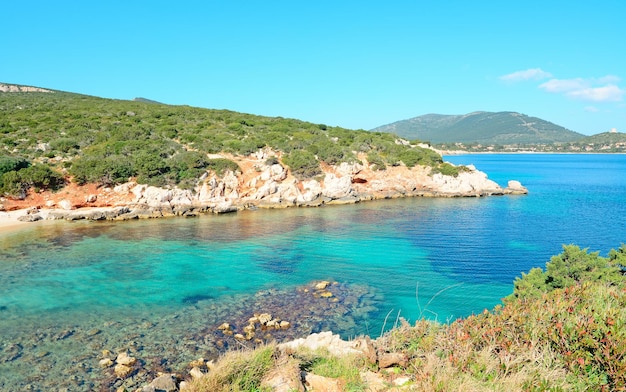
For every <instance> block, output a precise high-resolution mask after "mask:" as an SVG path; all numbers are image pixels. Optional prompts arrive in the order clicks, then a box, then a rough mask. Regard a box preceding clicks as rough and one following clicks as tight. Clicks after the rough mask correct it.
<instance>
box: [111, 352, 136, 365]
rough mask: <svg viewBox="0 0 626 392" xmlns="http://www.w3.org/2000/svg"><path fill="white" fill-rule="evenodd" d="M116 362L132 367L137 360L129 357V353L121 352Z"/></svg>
mask: <svg viewBox="0 0 626 392" xmlns="http://www.w3.org/2000/svg"><path fill="white" fill-rule="evenodd" d="M115 362H116V363H117V364H119V365H128V366H132V365H134V364H135V363H136V362H137V358H134V357H131V356H129V355H128V353H127V352H121V353H119V354H118V355H117V358H116V359H115Z"/></svg>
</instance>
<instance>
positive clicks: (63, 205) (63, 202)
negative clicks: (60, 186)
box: [58, 199, 72, 210]
mask: <svg viewBox="0 0 626 392" xmlns="http://www.w3.org/2000/svg"><path fill="white" fill-rule="evenodd" d="M58 206H59V208H62V209H64V210H71V209H72V202H71V201H69V200H66V199H63V200H61V201H60V202H59V203H58Z"/></svg>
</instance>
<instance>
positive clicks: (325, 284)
mask: <svg viewBox="0 0 626 392" xmlns="http://www.w3.org/2000/svg"><path fill="white" fill-rule="evenodd" d="M329 284H330V282H329V281H327V280H323V281H321V282H319V283H317V284H316V285H315V289H316V290H324V289H325V288H326V287H328V285H329Z"/></svg>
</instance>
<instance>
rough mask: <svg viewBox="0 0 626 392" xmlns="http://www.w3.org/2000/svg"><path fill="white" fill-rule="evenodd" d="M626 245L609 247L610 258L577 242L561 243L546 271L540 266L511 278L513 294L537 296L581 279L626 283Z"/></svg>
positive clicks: (578, 282)
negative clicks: (561, 248) (575, 243)
mask: <svg viewBox="0 0 626 392" xmlns="http://www.w3.org/2000/svg"><path fill="white" fill-rule="evenodd" d="M624 265H626V246H625V245H622V247H621V248H620V249H619V250H617V251H615V250H613V251H611V253H610V254H609V258H604V257H601V256H599V252H592V253H589V250H588V249H580V247H578V246H576V245H564V246H563V252H562V253H561V254H559V255H556V256H552V258H550V261H549V262H548V263H546V270H545V272H544V271H542V270H541V269H540V268H533V269H531V270H530V271H529V272H528V274H526V273H522V277H521V278H516V279H515V281H514V282H513V285H514V291H513V296H514V297H537V296H540V295H541V294H543V293H546V292H549V291H552V290H555V289H559V288H565V287H570V286H573V285H576V284H580V283H582V282H603V283H611V284H612V283H616V282H620V283H626V276H625V275H624Z"/></svg>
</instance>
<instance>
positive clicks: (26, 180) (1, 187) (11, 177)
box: [0, 164, 65, 198]
mask: <svg viewBox="0 0 626 392" xmlns="http://www.w3.org/2000/svg"><path fill="white" fill-rule="evenodd" d="M63 185H65V180H64V178H63V176H62V175H61V174H59V173H57V172H55V171H53V170H52V169H50V167H48V166H47V165H44V164H39V165H34V166H29V167H27V168H23V169H20V170H12V171H9V172H6V173H3V174H2V175H1V176H0V193H2V194H6V195H9V196H12V197H17V198H24V197H25V196H26V192H27V191H28V189H30V188H35V189H37V190H39V189H43V190H46V189H51V190H58V189H59V188H61V187H63Z"/></svg>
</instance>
